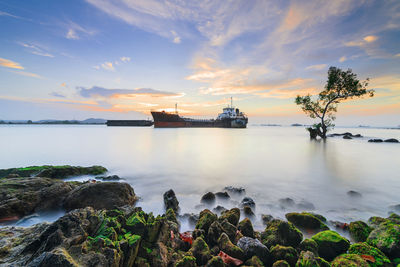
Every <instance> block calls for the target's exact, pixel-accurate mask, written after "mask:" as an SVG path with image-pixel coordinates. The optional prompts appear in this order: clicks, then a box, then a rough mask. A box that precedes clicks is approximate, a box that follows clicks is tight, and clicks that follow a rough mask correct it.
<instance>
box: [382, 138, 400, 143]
mask: <svg viewBox="0 0 400 267" xmlns="http://www.w3.org/2000/svg"><path fill="white" fill-rule="evenodd" d="M383 142H385V143H398V142H399V140H397V139H395V138H390V139H386V140H385V141H383Z"/></svg>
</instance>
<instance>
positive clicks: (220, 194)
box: [215, 192, 231, 200]
mask: <svg viewBox="0 0 400 267" xmlns="http://www.w3.org/2000/svg"><path fill="white" fill-rule="evenodd" d="M215 196H216V197H217V198H218V199H221V200H228V199H230V198H231V196H230V195H229V194H228V192H217V193H215Z"/></svg>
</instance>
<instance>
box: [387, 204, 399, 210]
mask: <svg viewBox="0 0 400 267" xmlns="http://www.w3.org/2000/svg"><path fill="white" fill-rule="evenodd" d="M389 210H390V211H392V212H400V204H397V205H391V206H389Z"/></svg>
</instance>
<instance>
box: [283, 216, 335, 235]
mask: <svg viewBox="0 0 400 267" xmlns="http://www.w3.org/2000/svg"><path fill="white" fill-rule="evenodd" d="M285 216H286V219H287V220H288V221H289V222H291V223H293V224H294V225H295V226H297V227H300V228H303V229H307V230H316V231H325V230H329V227H328V226H327V225H326V224H325V223H323V222H322V221H321V220H320V219H318V217H316V216H314V215H313V214H311V213H308V212H302V213H297V212H291V213H287V214H286V215H285Z"/></svg>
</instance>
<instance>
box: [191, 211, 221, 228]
mask: <svg viewBox="0 0 400 267" xmlns="http://www.w3.org/2000/svg"><path fill="white" fill-rule="evenodd" d="M217 219H218V217H217V215H215V214H214V213H212V212H211V211H210V210H207V209H205V210H203V211H202V212H200V218H199V220H198V222H197V224H196V229H202V230H204V231H205V232H206V233H207V232H208V228H210V226H211V224H212V223H213V222H214V221H216V220H217Z"/></svg>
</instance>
